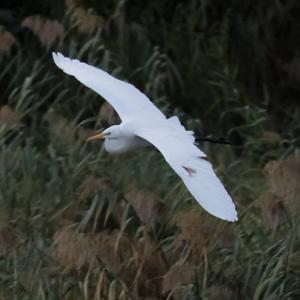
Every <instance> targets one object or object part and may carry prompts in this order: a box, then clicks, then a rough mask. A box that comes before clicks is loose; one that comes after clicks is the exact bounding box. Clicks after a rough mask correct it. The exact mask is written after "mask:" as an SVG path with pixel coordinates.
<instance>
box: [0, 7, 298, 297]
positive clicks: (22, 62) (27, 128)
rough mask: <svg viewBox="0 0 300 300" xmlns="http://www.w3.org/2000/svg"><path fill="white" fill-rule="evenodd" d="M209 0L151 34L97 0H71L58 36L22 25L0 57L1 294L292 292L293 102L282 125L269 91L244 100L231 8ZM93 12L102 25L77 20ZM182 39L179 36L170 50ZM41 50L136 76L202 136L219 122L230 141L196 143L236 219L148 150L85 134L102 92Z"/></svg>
mask: <svg viewBox="0 0 300 300" xmlns="http://www.w3.org/2000/svg"><path fill="white" fill-rule="evenodd" d="M200 4H202V5H200ZM209 5H210V4H209V1H190V2H189V5H187V6H184V9H187V11H188V12H190V13H191V18H185V17H184V16H186V15H183V16H181V18H180V22H179V23H178V25H177V29H178V30H179V32H178V35H176V34H175V33H176V32H172V35H171V36H170V35H169V34H168V31H167V30H166V31H165V32H163V33H164V34H162V36H161V37H160V39H161V42H160V47H157V46H155V45H154V43H153V39H151V38H149V36H150V35H149V32H147V30H148V31H149V27H143V26H146V25H145V24H144V25H143V26H142V25H141V24H135V23H133V22H131V21H130V15H128V14H126V12H127V11H126V9H128V7H127V6H123V5H121V4H119V5H117V6H116V7H117V8H116V9H115V11H114V10H112V11H111V12H110V10H109V9H110V7H107V9H108V10H107V15H109V16H107V15H103V16H102V18H101V17H100V16H96V13H95V12H87V11H81V13H79V12H78V11H76V7H74V6H70V7H69V8H68V10H67V11H66V14H65V16H64V17H63V18H61V19H60V20H58V21H59V24H60V25H59V26H62V27H60V28H63V32H64V36H63V38H58V39H54V40H53V39H52V36H51V43H50V42H49V43H50V44H51V45H50V44H49V43H48V42H46V43H45V42H44V43H43V41H45V40H47V35H46V36H45V32H46V31H43V32H34V34H31V33H30V30H31V29H30V28H27V29H26V31H25V32H24V35H25V37H26V38H24V40H23V37H19V38H20V41H19V44H18V45H14V46H12V48H11V49H9V51H8V52H7V53H5V54H3V56H2V58H1V71H0V81H1V91H2V93H1V96H0V97H1V104H2V106H1V108H0V166H1V167H0V211H1V213H0V258H1V259H0V278H1V280H0V297H2V298H3V299H151V298H152V299H257V300H258V299H297V298H298V297H299V296H300V291H299V286H300V283H299V272H300V264H299V249H300V246H299V214H298V213H297V212H299V187H298V184H297V182H299V179H300V173H299V168H300V166H299V138H298V135H297V133H298V129H299V124H298V122H297V116H298V115H299V111H297V110H294V111H293V112H288V113H289V114H290V115H289V117H288V118H287V119H285V120H284V123H285V124H288V127H287V129H288V130H287V131H286V132H284V131H283V130H278V129H277V127H276V126H275V125H274V119H273V118H274V115H272V114H270V112H269V111H268V107H267V106H266V103H269V102H270V103H271V102H272V101H271V100H270V98H269V96H270V95H271V94H273V91H270V90H268V87H266V90H265V94H264V97H265V98H264V103H259V102H258V101H252V100H251V98H250V94H251V93H250V92H247V89H245V88H244V87H243V85H242V84H241V81H240V79H239V76H240V74H239V73H238V70H239V67H240V65H239V64H238V63H237V62H233V61H232V60H231V59H230V57H229V56H228V49H229V44H228V43H229V41H230V40H229V38H228V37H229V36H230V32H231V31H230V30H231V28H230V26H229V25H230V24H229V23H228V22H230V21H229V19H227V18H226V19H225V20H223V21H222V22H221V24H223V25H224V27H223V29H222V30H220V29H219V28H212V27H210V25H209V15H208V13H207V7H208V6H209ZM157 7H159V6H157ZM176 7H177V6H176ZM179 8H180V6H178V7H177V8H176V13H175V14H174V15H173V17H174V20H173V22H174V23H173V24H175V21H178V18H179V16H180V10H179ZM81 9H83V8H81ZM150 11H151V10H150ZM132 12H133V10H132ZM148 12H149V11H148ZM160 12H161V11H160ZM88 14H92V15H94V16H95V18H96V20H98V21H97V23H96V24H97V26H92V25H91V27H88V26H87V25H86V23H85V27H83V28H84V30H82V28H80V26H83V25H82V22H84V20H86V19H84V18H83V17H82V16H86V15H88ZM199 15H200V16H201V24H200V25H201V26H200V25H199V24H197V20H198V19H197V17H198V16H199ZM78 16H81V19H80V18H79V17H78ZM175 17H176V18H175ZM127 18H128V19H127ZM41 20H42V19H41ZM74 20H75V21H76V22H75V21H74ZM100 20H101V22H100ZM147 20H151V18H150V19H147ZM161 20H163V19H161ZM41 22H46V21H45V20H44V21H41ZM27 24H28V22H27ZM47 24H48V25H47V26H51V24H53V23H51V22H50V23H49V22H48V23H47ZM49 24H50V25H49ZM55 24H56V25H55V28H57V23H55ZM161 25H162V26H163V25H164V24H161ZM165 25H166V24H165ZM166 26H167V25H166ZM180 26H182V27H180ZM197 26H200V27H201V28H205V29H207V30H208V32H207V34H206V35H202V34H197V32H196V31H195V28H197ZM86 28H89V30H87V29H86ZM145 28H146V29H145ZM162 28H163V27H162ZM60 32H61V31H60ZM40 34H44V36H43V39H41V37H40V36H39V35H40ZM181 37H182V38H183V39H184V40H185V42H186V44H185V45H184V46H180V47H178V49H177V47H176V45H177V44H176V43H175V41H176V40H177V39H180V38H181ZM49 41H50V40H49ZM32 45H35V47H34V49H32ZM185 48H186V49H185ZM51 49H53V50H59V51H62V52H63V53H64V54H66V55H70V56H73V57H76V58H79V59H82V60H85V61H87V62H89V63H91V64H93V65H97V66H99V67H102V68H103V69H105V70H107V71H109V72H110V73H112V74H114V75H116V76H118V77H119V78H122V79H128V80H130V81H131V82H133V83H135V84H136V85H137V86H138V87H139V88H140V89H141V90H143V91H145V92H146V93H147V94H148V95H149V96H150V97H151V98H152V100H153V101H154V102H155V103H156V104H157V105H159V107H160V108H161V109H162V110H163V111H164V112H165V113H166V114H167V115H169V116H171V115H173V114H177V115H179V116H180V117H181V119H182V120H183V122H184V123H185V124H186V125H187V127H189V128H191V129H193V130H196V131H197V133H198V134H208V133H214V134H220V135H221V134H226V135H229V136H230V137H231V138H232V139H233V141H234V143H235V145H234V146H232V147H228V146H221V145H208V144H203V145H200V146H201V147H202V148H203V149H204V151H205V152H206V153H207V154H208V155H209V157H210V159H211V160H212V161H213V162H214V164H215V166H216V170H217V172H218V174H219V176H220V177H221V178H222V180H223V182H224V183H225V184H226V186H227V188H228V190H229V191H230V193H231V194H232V197H233V199H234V200H235V202H236V204H237V206H238V212H239V222H237V223H235V224H229V223H226V222H223V221H219V220H217V219H216V218H214V217H212V216H210V215H208V214H207V213H205V212H203V210H202V209H201V208H200V207H199V206H198V205H197V204H196V203H195V200H194V199H193V198H192V197H191V196H190V195H189V194H188V192H187V191H186V189H185V187H184V186H183V184H182V183H181V182H180V180H179V179H178V178H177V176H176V175H175V174H174V173H173V172H172V170H171V169H170V168H169V166H168V165H167V164H166V163H165V162H164V160H163V158H162V157H161V155H160V154H159V153H158V152H157V151H155V150H154V149H151V148H149V149H144V150H142V151H139V152H133V153H129V154H126V155H123V156H120V157H115V156H110V155H107V154H106V153H105V151H104V149H103V147H102V146H101V145H99V144H87V143H86V142H85V139H86V137H87V136H88V135H89V134H90V132H91V131H92V130H94V129H95V128H97V129H98V128H101V127H104V126H107V125H108V124H107V123H109V122H110V121H109V120H108V119H107V118H106V116H105V115H103V111H102V113H101V112H100V113H99V111H100V107H101V105H102V104H103V99H100V96H97V95H96V94H95V93H93V92H92V91H90V90H88V89H86V88H85V87H83V86H82V85H80V84H79V83H78V82H76V81H75V80H74V79H73V78H71V77H68V76H66V75H65V74H63V73H62V72H60V71H59V70H57V68H55V66H54V65H53V63H52V61H51V56H50V50H51ZM179 54H180V55H181V54H182V57H183V59H182V61H180V59H179V57H180V55H179ZM189 58H190V60H189ZM200 62H201V63H200ZM174 95H177V97H178V98H177V99H176V97H175V100H174V101H172V102H170V100H172V99H173V98H172V97H173V96H174ZM178 95H179V96H180V97H183V99H184V101H185V103H182V105H180V101H179V100H178V99H179V98H180V97H179V96H178ZM200 96H201V101H199V99H200V98H199V97H200ZM189 99H192V100H191V101H189ZM203 99H204V100H205V101H206V102H204V100H203ZM187 107H189V108H188V109H186V108H187ZM191 107H193V108H194V109H195V111H191ZM206 126H207V127H206ZM206 128H207V129H206ZM220 128H221V129H220ZM208 130H211V132H208ZM264 166H265V168H264Z"/></svg>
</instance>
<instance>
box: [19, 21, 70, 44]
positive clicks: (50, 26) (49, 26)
mask: <svg viewBox="0 0 300 300" xmlns="http://www.w3.org/2000/svg"><path fill="white" fill-rule="evenodd" d="M21 26H22V27H25V28H28V29H30V30H32V32H33V33H34V34H35V35H36V36H37V37H38V38H39V40H40V42H41V44H42V45H43V46H44V47H45V48H46V49H50V48H51V47H52V46H53V45H54V43H56V42H57V41H59V42H61V41H62V40H63V38H64V34H65V30H64V27H63V26H62V25H61V24H60V23H59V22H58V21H56V20H49V19H45V18H43V17H42V16H39V15H34V16H29V17H27V18H25V19H24V20H23V22H22V24H21Z"/></svg>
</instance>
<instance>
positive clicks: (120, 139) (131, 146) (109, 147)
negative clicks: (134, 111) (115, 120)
mask: <svg viewBox="0 0 300 300" xmlns="http://www.w3.org/2000/svg"><path fill="white" fill-rule="evenodd" d="M133 125H135V124H134V123H133ZM131 126H132V125H131V124H130V123H127V122H125V123H121V124H120V125H114V126H111V127H109V130H110V132H112V130H114V129H115V131H114V132H115V133H116V134H115V136H114V137H113V138H107V139H105V141H104V147H105V150H106V151H107V152H108V153H111V154H122V153H126V152H129V151H132V150H136V149H138V148H142V147H146V146H150V143H149V142H147V141H146V140H144V139H143V138H141V137H138V136H137V135H135V133H134V132H133V130H132V129H131Z"/></svg>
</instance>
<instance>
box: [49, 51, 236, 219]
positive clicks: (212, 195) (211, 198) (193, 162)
mask: <svg viewBox="0 0 300 300" xmlns="http://www.w3.org/2000/svg"><path fill="white" fill-rule="evenodd" d="M52 55H53V59H54V62H55V64H56V65H57V66H58V67H59V68H60V69H62V70H63V71H64V72H65V73H67V74H69V75H73V76H74V77H75V78H76V79H78V80H79V81H80V82H81V83H83V84H84V85H85V86H87V87H89V88H91V89H92V90H94V91H95V92H96V93H98V94H100V95H101V96H102V97H103V98H105V99H106V100H107V101H108V102H109V103H110V104H111V105H112V106H113V108H114V109H115V110H116V112H117V113H118V115H119V116H120V118H121V121H122V122H121V124H119V125H114V126H111V127H109V128H107V129H105V130H104V131H103V132H101V133H98V134H95V135H94V136H92V137H91V138H89V139H88V140H96V139H105V149H106V151H108V152H110V153H123V152H126V151H129V150H132V149H135V148H137V147H143V146H145V145H147V144H149V143H150V144H152V145H153V146H155V147H156V148H157V149H158V150H159V151H160V152H161V154H162V155H163V156H164V158H165V160H166V161H167V162H168V163H169V165H170V166H171V167H172V168H173V170H174V171H175V172H176V173H177V174H178V175H179V176H180V177H181V179H182V180H183V182H184V184H185V185H186V187H187V188H188V190H189V191H190V193H191V194H192V195H193V196H194V198H195V199H196V200H197V201H198V203H199V204H200V205H201V206H202V207H203V208H204V209H206V210H207V211H208V212H209V213H211V214H212V215H214V216H216V217H219V218H221V219H223V220H228V221H232V222H233V221H236V220H237V212H236V209H235V206H234V204H233V201H232V199H231V197H230V196H229V194H228V193H227V191H226V190H225V188H224V186H223V184H222V183H221V182H220V180H219V179H218V177H217V176H216V174H215V172H214V170H213V168H212V165H211V163H210V162H209V161H208V160H207V159H206V155H205V154H204V153H203V152H202V151H201V150H200V149H199V148H197V147H196V146H195V144H194V142H195V138H194V136H193V132H191V131H187V130H185V128H184V127H183V126H182V125H181V123H180V121H179V119H178V117H176V116H174V117H171V118H169V119H167V118H166V117H165V115H164V114H163V113H162V112H161V111H160V110H159V109H158V108H157V107H156V106H155V105H154V104H153V103H152V102H151V101H150V100H149V99H148V98H147V96H146V95H144V94H143V93H141V92H140V91H139V90H138V89H136V88H135V87H134V86H133V85H131V84H129V83H127V82H124V81H121V80H118V79H116V78H114V77H113V76H111V75H109V74H108V73H106V72H104V71H102V70H100V69H98V68H96V67H93V66H90V65H88V64H86V63H83V62H80V61H79V60H77V59H70V58H68V57H64V56H63V55H62V54H60V53H52Z"/></svg>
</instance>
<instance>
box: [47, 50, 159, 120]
mask: <svg viewBox="0 0 300 300" xmlns="http://www.w3.org/2000/svg"><path fill="white" fill-rule="evenodd" d="M52 56H53V60H54V62H55V64H56V65H57V66H58V67H59V68H60V69H62V70H63V71H64V72H65V73H67V74H69V75H73V76H74V77H75V78H76V79H78V80H79V81H80V82H81V83H83V84H84V85H85V86H87V87H89V88H90V89H92V90H93V91H95V92H96V93H98V94H100V95H101V96H102V97H103V98H105V99H106V100H107V101H108V102H109V103H110V104H111V105H112V106H113V108H114V109H115V110H116V111H117V113H118V114H119V116H120V118H121V119H122V120H123V121H124V120H126V119H127V120H128V118H130V116H140V117H141V118H149V117H150V118H151V119H153V118H154V117H156V118H160V119H161V118H164V119H165V116H164V114H163V113H162V112H161V111H160V110H159V109H158V108H157V107H156V106H155V105H154V104H153V103H152V102H151V101H150V100H149V98H147V96H146V95H144V94H143V93H141V92H140V91H139V90H138V89H137V88H135V87H134V86H133V85H131V84H129V83H127V82H125V81H121V80H118V79H116V78H114V77H113V76H111V75H109V74H108V73H106V72H104V71H102V70H100V69H98V68H96V67H93V66H90V65H88V64H86V63H83V62H80V61H79V60H77V59H70V58H68V57H65V56H63V55H62V54H60V53H54V52H53V53H52Z"/></svg>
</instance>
